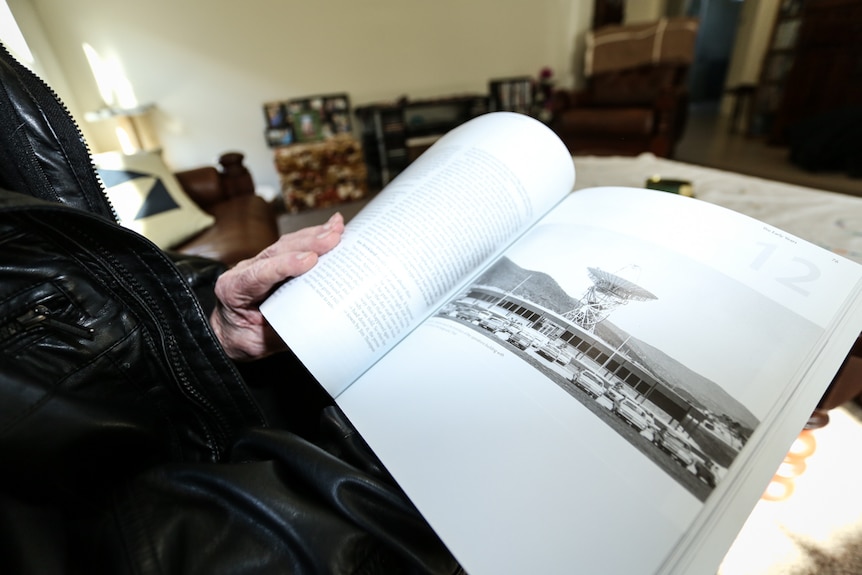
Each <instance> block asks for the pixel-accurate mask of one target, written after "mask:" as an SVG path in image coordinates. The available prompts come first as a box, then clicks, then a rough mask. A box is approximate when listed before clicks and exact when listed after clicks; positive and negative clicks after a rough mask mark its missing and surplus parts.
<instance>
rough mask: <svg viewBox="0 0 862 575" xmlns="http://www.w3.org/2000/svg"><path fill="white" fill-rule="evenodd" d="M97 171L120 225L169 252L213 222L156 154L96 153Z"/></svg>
mask: <svg viewBox="0 0 862 575" xmlns="http://www.w3.org/2000/svg"><path fill="white" fill-rule="evenodd" d="M94 161H95V164H96V169H97V171H98V172H99V176H100V177H101V178H102V182H104V184H105V188H106V192H107V194H108V199H109V200H110V201H111V203H112V204H113V205H114V209H115V210H116V212H117V216H118V217H119V219H120V223H121V224H122V225H123V226H125V227H127V228H129V229H131V230H134V231H136V232H138V233H139V234H141V235H143V236H145V237H147V238H148V239H149V240H150V241H152V242H153V243H155V244H156V245H157V246H159V247H160V248H162V249H168V248H171V247H173V246H176V245H177V244H179V243H181V242H183V241H184V240H186V239H188V238H190V237H192V236H193V235H195V234H197V233H198V232H200V231H202V230H204V229H206V228H207V227H209V226H211V225H212V224H213V222H214V221H215V219H214V218H213V217H212V216H210V215H209V214H207V213H206V212H204V211H203V210H201V209H200V208H199V207H198V206H197V204H195V203H194V201H192V200H191V199H190V198H189V197H188V196H187V195H186V194H185V192H184V191H183V189H182V187H181V186H180V184H179V182H177V180H176V178H175V177H174V175H173V173H172V172H171V171H170V170H169V169H168V167H167V166H166V165H165V164H164V162H163V161H162V158H161V156H160V155H159V154H157V153H155V152H142V153H139V154H134V155H128V156H127V155H123V154H121V153H119V152H110V153H106V154H98V155H96V156H95V157H94Z"/></svg>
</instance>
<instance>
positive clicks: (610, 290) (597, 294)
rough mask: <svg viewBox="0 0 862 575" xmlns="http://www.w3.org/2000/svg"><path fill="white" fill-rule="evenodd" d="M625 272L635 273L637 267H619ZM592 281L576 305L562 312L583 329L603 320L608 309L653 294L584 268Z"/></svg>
mask: <svg viewBox="0 0 862 575" xmlns="http://www.w3.org/2000/svg"><path fill="white" fill-rule="evenodd" d="M625 271H628V272H629V275H639V274H640V268H639V267H637V266H629V267H627V268H624V269H623V270H621V272H620V273H623V272H625ZM587 272H588V273H589V274H590V279H591V280H592V282H593V285H591V286H590V287H589V288H587V291H586V292H584V295H583V296H582V297H581V299H580V301H579V303H578V305H577V307H575V308H574V309H572V310H570V311H568V312H566V313H564V314H563V317H565V318H566V319H569V320H572V321H574V322H575V323H576V324H578V325H579V326H581V327H582V328H584V329H585V330H587V331H593V328H595V327H596V324H598V323H599V322H601V321H603V320H604V319H606V318H607V317H608V316H609V315H610V314H611V312H613V311H614V310H615V309H616V308H618V307H619V306H621V305H625V304H627V303H628V302H630V301H650V300H655V299H658V297H657V296H655V295H654V294H652V293H650V292H649V291H647V290H645V289H644V288H642V287H640V286H639V285H637V284H636V283H635V282H634V281H632V280H630V279H626V278H624V277H622V275H617V274H612V273H610V272H606V271H604V270H602V269H599V268H587Z"/></svg>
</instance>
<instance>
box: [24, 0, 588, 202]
mask: <svg viewBox="0 0 862 575" xmlns="http://www.w3.org/2000/svg"><path fill="white" fill-rule="evenodd" d="M9 4H10V7H11V9H12V11H13V13H14V14H15V16H16V18H17V19H18V20H19V23H20V24H21V27H22V28H24V29H25V35H26V34H27V32H26V29H28V28H32V27H35V26H41V27H42V28H43V29H44V36H45V37H46V38H47V39H48V40H49V42H50V45H51V47H52V48H53V52H54V54H55V56H56V59H57V61H58V63H59V67H60V69H61V70H62V72H63V75H64V76H65V81H67V82H68V87H69V89H70V91H71V93H72V95H73V99H74V101H75V104H76V105H75V106H74V109H73V113H76V115H77V116H78V117H79V118H82V111H87V110H95V109H97V108H99V107H101V106H102V105H103V102H102V100H101V98H100V96H99V92H98V90H97V86H96V83H95V80H94V79H93V76H92V74H91V72H90V69H89V67H88V64H87V61H86V58H85V56H84V53H83V50H82V44H83V43H85V42H86V43H89V44H90V45H92V46H93V47H94V48H95V49H96V51H97V52H98V53H99V54H100V55H101V56H102V58H104V59H106V60H108V61H110V62H113V63H115V64H116V65H118V66H119V67H120V68H121V69H122V71H123V72H124V74H125V75H126V77H127V78H128V80H129V82H130V83H131V86H132V87H133V89H134V93H135V95H136V97H137V100H138V102H139V103H142V104H143V103H154V104H155V105H156V106H157V109H156V112H155V113H154V114H153V121H154V125H155V127H156V131H157V134H158V137H159V140H160V142H161V145H162V147H163V150H164V157H165V160H166V161H167V162H168V163H169V165H171V167H173V168H174V169H183V168H188V167H193V166H198V165H201V164H206V163H210V162H212V161H213V159H214V158H215V157H216V156H217V155H218V154H219V153H221V152H223V151H226V150H230V149H236V150H240V151H242V152H244V153H245V154H246V158H247V164H248V166H249V168H250V169H251V170H252V173H253V174H254V176H255V179H256V181H257V182H258V184H263V185H267V186H277V176H276V173H275V170H274V168H273V166H272V160H271V157H272V156H271V150H269V148H267V147H266V144H265V142H264V138H263V129H264V116H263V112H262V107H261V106H262V104H263V103H264V102H266V101H270V100H280V99H287V98H293V97H301V96H306V95H313V94H320V93H328V92H347V93H348V94H349V95H350V97H351V99H352V101H353V104H354V105H360V104H364V103H368V102H371V101H376V100H380V99H383V100H390V99H395V98H397V97H399V96H401V95H407V96H409V97H411V98H423V97H435V96H445V95H450V94H457V93H467V92H479V93H485V92H486V90H487V82H488V80H489V79H491V78H497V77H506V76H513V75H524V74H527V75H535V74H536V73H537V72H538V71H539V69H540V68H541V67H543V66H550V67H551V68H553V69H554V71H555V72H556V74H557V79H558V82H559V83H560V84H561V85H574V84H575V83H576V80H575V75H576V71H578V70H580V67H579V66H578V67H577V68H576V67H575V65H574V63H573V62H574V61H575V60H576V61H578V62H580V61H581V59H582V48H581V45H582V40H583V34H584V32H585V30H586V29H587V28H588V26H589V24H590V22H591V19H592V2H591V1H588V0H577V1H574V2H572V1H568V0H472V1H471V2H461V1H459V0H437V1H435V2H423V1H419V0H364V1H362V2H355V1H352V0H319V1H309V2H299V1H297V0H248V1H246V2H237V1H236V0H148V1H147V2H132V1H130V0H75V1H74V2H70V1H69V0H10V1H9ZM34 19H35V20H38V22H33V20H34ZM37 48H41V47H37ZM37 48H34V51H36V50H37ZM52 77H53V76H52ZM48 80H49V82H51V81H52V78H48ZM61 81H62V80H61ZM76 110H77V112H76ZM81 123H84V122H83V121H82V122H81ZM106 128H107V126H106V125H98V124H90V125H89V126H87V130H86V133H87V137H88V139H89V140H90V144H91V147H92V148H93V149H94V151H97V152H98V151H104V150H106V149H112V148H116V141H115V139H114V137H113V135H112V133H111V132H110V131H109V130H107V129H106Z"/></svg>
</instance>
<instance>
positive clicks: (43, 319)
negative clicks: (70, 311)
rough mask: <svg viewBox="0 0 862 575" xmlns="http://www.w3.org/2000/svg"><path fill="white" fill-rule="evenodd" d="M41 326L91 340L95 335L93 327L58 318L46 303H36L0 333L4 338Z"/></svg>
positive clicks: (7, 324)
mask: <svg viewBox="0 0 862 575" xmlns="http://www.w3.org/2000/svg"><path fill="white" fill-rule="evenodd" d="M40 327H42V328H46V329H50V330H52V331H55V332H60V333H65V334H67V335H71V336H74V337H82V338H85V339H88V340H91V341H92V340H93V338H94V337H95V331H94V330H93V328H89V327H84V326H82V325H78V324H75V323H72V322H68V321H63V320H61V319H58V318H57V317H55V316H54V314H53V312H52V311H51V310H50V309H49V308H48V306H46V305H44V304H36V305H35V306H33V307H31V308H30V309H28V310H27V311H25V312H24V313H22V314H21V315H19V316H18V317H16V318H15V319H13V320H11V321H9V322H8V323H6V325H4V326H3V327H2V329H0V333H2V335H3V336H4V338H7V337H13V336H16V335H18V334H20V333H24V332H27V331H30V330H31V329H36V328H40Z"/></svg>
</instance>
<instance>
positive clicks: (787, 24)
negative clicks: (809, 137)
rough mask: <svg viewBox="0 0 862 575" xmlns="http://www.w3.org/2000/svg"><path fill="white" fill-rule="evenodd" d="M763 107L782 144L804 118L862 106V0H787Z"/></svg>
mask: <svg viewBox="0 0 862 575" xmlns="http://www.w3.org/2000/svg"><path fill="white" fill-rule="evenodd" d="M785 44H786V45H787V46H786V47H785ZM757 106H758V107H757V108H756V114H758V113H759V112H761V111H764V112H765V113H764V114H763V115H762V116H760V117H762V118H764V119H765V120H766V122H765V125H763V126H762V127H763V128H764V129H763V131H762V133H764V134H766V135H767V136H768V142H769V143H772V144H778V145H784V144H786V143H787V137H788V129H789V128H791V127H793V126H794V125H795V124H796V123H798V122H800V121H801V120H805V119H806V118H810V117H813V116H817V115H820V114H823V113H826V112H833V111H836V110H840V109H844V108H854V107H855V108H858V107H860V106H862V0H805V2H804V3H803V2H802V1H801V0H785V1H784V2H782V4H781V6H780V8H779V17H778V19H777V20H776V24H775V31H774V33H773V41H772V44H771V47H770V50H769V51H768V52H767V54H766V58H765V60H764V65H763V69H762V76H761V83H760V85H759V86H758V98H757ZM755 117H756V118H757V117H759V116H757V115H756V116H755Z"/></svg>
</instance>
